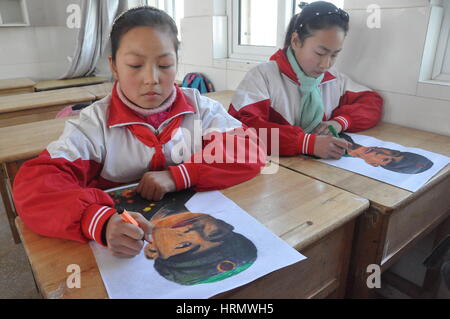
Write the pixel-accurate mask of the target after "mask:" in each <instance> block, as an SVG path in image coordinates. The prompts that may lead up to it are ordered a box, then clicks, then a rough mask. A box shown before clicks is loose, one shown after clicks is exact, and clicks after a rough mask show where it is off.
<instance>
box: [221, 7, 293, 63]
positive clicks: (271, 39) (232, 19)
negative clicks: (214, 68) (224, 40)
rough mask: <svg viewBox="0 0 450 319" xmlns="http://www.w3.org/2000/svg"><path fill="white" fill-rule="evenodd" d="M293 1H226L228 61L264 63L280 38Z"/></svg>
mask: <svg viewBox="0 0 450 319" xmlns="http://www.w3.org/2000/svg"><path fill="white" fill-rule="evenodd" d="M293 3H294V0H228V8H227V12H228V19H229V22H228V25H229V28H228V32H229V34H230V35H231V36H230V37H229V57H231V58H235V59H246V60H259V61H264V60H267V57H269V56H270V55H272V54H273V53H274V52H275V51H276V49H277V47H282V45H283V40H284V39H283V37H284V33H285V31H286V28H287V25H288V24H289V19H290V18H291V16H292V10H293V9H292V8H293Z"/></svg>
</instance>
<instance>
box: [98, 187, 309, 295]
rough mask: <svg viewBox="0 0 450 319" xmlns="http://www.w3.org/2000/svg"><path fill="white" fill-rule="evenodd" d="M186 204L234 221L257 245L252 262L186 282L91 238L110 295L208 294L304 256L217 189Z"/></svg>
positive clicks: (138, 257) (216, 292)
mask: <svg viewBox="0 0 450 319" xmlns="http://www.w3.org/2000/svg"><path fill="white" fill-rule="evenodd" d="M185 206H186V207H187V208H188V209H189V210H190V211H192V212H202V213H207V214H210V215H211V216H213V217H215V218H218V219H221V220H223V221H225V222H227V223H229V224H230V225H233V226H234V232H236V233H239V234H242V235H244V236H245V237H247V238H248V239H250V240H251V241H252V242H253V243H254V245H255V246H256V248H257V258H256V260H255V262H254V263H253V265H252V266H250V267H249V268H247V269H246V270H244V271H242V272H240V273H238V274H236V275H234V276H232V277H229V278H227V279H224V280H222V281H218V282H213V283H206V284H197V285H192V286H185V285H180V284H178V283H175V282H172V281H169V280H167V279H165V278H163V277H162V276H161V275H159V274H158V273H157V272H156V270H155V269H154V267H153V265H154V261H153V260H148V259H147V258H145V256H144V253H141V254H140V255H138V256H136V257H135V258H133V259H119V258H116V257H114V256H112V254H111V252H109V251H108V250H107V249H106V248H104V247H102V246H101V245H99V244H97V243H96V242H91V243H90V245H91V248H92V250H93V252H94V255H95V258H96V260H97V264H98V267H99V269H100V273H101V276H102V278H103V282H104V284H105V287H106V290H107V292H108V295H109V297H110V298H112V299H115V298H123V299H128V298H136V299H138V298H149V299H153V298H155V299H159V298H161V299H163V298H164V299H166V298H179V299H191V298H209V297H212V296H214V295H216V294H219V293H221V292H224V291H227V290H230V289H233V288H236V287H239V286H242V285H244V284H247V283H249V282H251V281H254V280H256V279H257V278H259V277H262V276H264V275H266V274H268V273H271V272H273V271H275V270H277V269H280V268H283V267H286V266H289V265H291V264H294V263H296V262H299V261H301V260H303V259H305V257H304V256H303V255H301V254H300V253H299V252H297V251H296V250H295V249H293V248H292V247H290V246H289V245H288V244H286V243H285V242H284V241H283V240H282V239H280V238H279V237H277V236H276V235H275V234H273V233H272V232H271V231H270V230H268V229H267V228H266V227H264V226H263V225H262V224H261V223H259V222H258V221H257V220H256V219H254V218H253V217H252V216H250V215H249V214H248V213H246V212H245V211H244V210H242V209H241V208H240V207H239V206H237V205H236V204H235V203H234V202H233V201H231V200H230V199H228V198H227V197H225V196H224V195H222V194H221V193H220V192H217V191H214V192H207V193H197V194H195V195H194V196H193V197H192V198H191V199H190V200H189V201H188V202H187V203H186V204H185Z"/></svg>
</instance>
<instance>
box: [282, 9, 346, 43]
mask: <svg viewBox="0 0 450 319" xmlns="http://www.w3.org/2000/svg"><path fill="white" fill-rule="evenodd" d="M299 7H300V8H301V9H302V11H301V12H300V13H297V14H296V15H294V16H293V17H292V19H291V21H290V22H289V26H288V29H287V31H286V37H285V39H284V46H285V47H288V46H290V45H291V38H292V34H293V33H294V32H297V34H298V38H299V40H300V43H302V44H303V42H304V41H305V40H306V39H307V38H309V37H311V36H313V35H314V32H316V31H318V30H326V29H330V28H332V27H340V28H341V29H342V30H343V31H344V32H345V35H347V32H348V23H349V15H348V13H347V12H345V11H344V10H342V9H339V8H337V7H336V6H335V5H334V4H332V3H330V2H326V1H316V2H313V3H311V4H308V3H306V2H300V4H299Z"/></svg>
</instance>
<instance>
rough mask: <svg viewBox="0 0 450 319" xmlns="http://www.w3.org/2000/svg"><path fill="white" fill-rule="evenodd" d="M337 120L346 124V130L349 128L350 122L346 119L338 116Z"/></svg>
mask: <svg viewBox="0 0 450 319" xmlns="http://www.w3.org/2000/svg"><path fill="white" fill-rule="evenodd" d="M337 119H340V120H341V121H342V122H344V130H346V129H347V128H348V121H347V119H346V118H345V117H342V116H338V117H337Z"/></svg>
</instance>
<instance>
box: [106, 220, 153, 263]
mask: <svg viewBox="0 0 450 319" xmlns="http://www.w3.org/2000/svg"><path fill="white" fill-rule="evenodd" d="M128 213H129V214H130V215H131V216H132V217H133V218H134V219H135V220H136V221H137V222H138V224H139V227H137V226H135V225H132V224H128V223H126V222H124V221H123V220H122V218H121V217H120V215H119V214H114V215H112V216H111V217H110V219H109V220H108V222H107V225H106V243H107V246H108V249H109V250H110V251H111V253H112V254H113V256H116V257H121V258H131V257H134V256H136V255H138V254H139V253H140V252H141V250H142V248H143V247H144V239H147V238H148V235H149V234H151V231H152V226H151V224H150V222H149V221H148V220H146V219H145V217H144V216H142V215H141V214H139V213H134V212H128Z"/></svg>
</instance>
